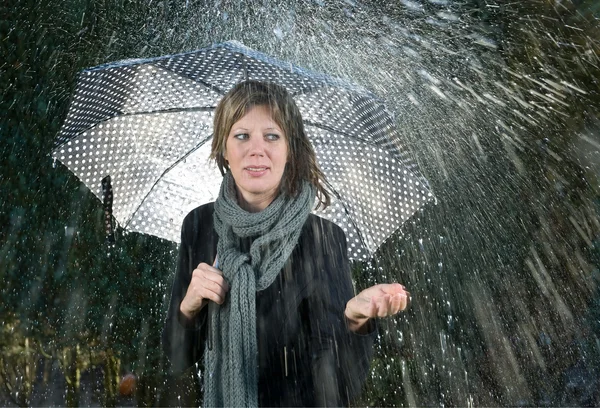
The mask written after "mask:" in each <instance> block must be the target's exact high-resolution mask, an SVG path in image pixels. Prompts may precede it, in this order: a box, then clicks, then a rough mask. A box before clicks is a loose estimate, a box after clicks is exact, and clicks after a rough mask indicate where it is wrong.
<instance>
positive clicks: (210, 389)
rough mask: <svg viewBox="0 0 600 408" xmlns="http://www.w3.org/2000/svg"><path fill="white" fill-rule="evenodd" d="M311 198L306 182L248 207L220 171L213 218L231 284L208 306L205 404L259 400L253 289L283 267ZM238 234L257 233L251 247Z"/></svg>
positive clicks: (238, 404) (219, 251)
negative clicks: (291, 193)
mask: <svg viewBox="0 0 600 408" xmlns="http://www.w3.org/2000/svg"><path fill="white" fill-rule="evenodd" d="M314 200H315V189H314V188H313V187H312V185H311V184H310V183H308V182H304V184H303V186H302V190H301V191H300V193H299V194H298V195H297V197H294V198H292V197H287V196H285V195H284V194H280V195H279V196H278V197H277V198H276V199H275V200H274V201H273V202H272V203H271V204H270V205H269V206H268V207H267V208H265V209H264V210H262V211H260V212H257V213H250V212H247V211H245V210H243V209H242V208H240V206H239V205H238V203H237V198H236V188H235V181H234V179H233V176H232V175H231V173H229V172H228V173H226V174H225V176H224V177H223V182H222V184H221V190H220V192H219V197H218V198H217V200H216V201H215V212H214V216H213V223H214V228H215V231H216V232H217V234H218V235H219V242H218V244H217V254H218V255H217V256H218V262H219V266H220V269H221V270H222V272H223V276H224V277H225V279H226V280H227V282H228V283H229V287H230V290H229V293H228V294H227V298H226V300H225V302H224V303H223V304H222V305H220V306H219V305H217V304H216V303H214V302H209V306H208V307H209V309H208V311H209V313H208V316H209V319H210V322H209V324H211V331H209V336H212V338H210V339H208V343H209V344H212V348H211V347H206V348H205V354H204V361H205V373H204V406H205V407H221V406H227V407H231V406H233V407H256V406H258V370H257V365H258V359H257V353H258V348H257V340H256V292H257V291H260V290H263V289H266V288H267V287H268V286H269V285H270V284H271V283H272V282H273V281H274V280H275V278H276V277H277V275H278V274H279V272H280V271H281V269H282V268H283V266H284V264H285V262H286V261H287V259H288V258H289V256H290V254H291V253H292V250H293V249H294V247H295V246H296V244H297V243H298V238H299V237H300V232H301V230H302V226H303V225H304V222H305V221H306V219H307V218H308V215H309V213H310V210H311V208H312V205H313V204H314ZM242 238H255V239H254V241H253V242H252V244H251V246H250V252H249V253H245V252H242V251H241V250H240V239H242ZM273 323H274V324H275V322H273ZM211 332H212V333H211Z"/></svg>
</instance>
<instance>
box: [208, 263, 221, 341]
mask: <svg viewBox="0 0 600 408" xmlns="http://www.w3.org/2000/svg"><path fill="white" fill-rule="evenodd" d="M213 268H217V269H218V268H219V258H218V257H217V256H216V255H215V261H214V262H213ZM215 308H216V304H215V303H214V302H210V301H209V303H208V322H207V323H208V327H207V331H208V350H209V351H212V349H213V327H212V326H213V324H212V317H213V315H214V314H215V312H216V311H215Z"/></svg>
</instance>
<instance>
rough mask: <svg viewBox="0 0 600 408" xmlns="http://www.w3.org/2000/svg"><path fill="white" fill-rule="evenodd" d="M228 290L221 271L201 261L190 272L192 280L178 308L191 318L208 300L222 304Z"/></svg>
mask: <svg viewBox="0 0 600 408" xmlns="http://www.w3.org/2000/svg"><path fill="white" fill-rule="evenodd" d="M227 292H229V284H228V283H227V281H226V280H225V278H224V277H223V273H222V272H221V271H220V270H218V269H217V268H214V267H212V266H210V265H209V264H206V263H204V262H203V263H201V264H200V265H198V267H197V268H196V269H194V271H193V272H192V280H191V281H190V285H189V286H188V289H187V292H186V293H185V297H184V298H183V300H182V301H181V304H180V305H179V310H180V311H181V313H182V314H183V315H184V316H185V317H186V318H188V319H191V318H193V317H194V316H195V315H196V314H197V313H198V312H199V311H200V310H202V308H203V307H204V306H206V305H207V304H208V301H209V300H212V301H213V302H215V303H218V304H219V305H220V304H223V302H224V301H225V296H226V294H227Z"/></svg>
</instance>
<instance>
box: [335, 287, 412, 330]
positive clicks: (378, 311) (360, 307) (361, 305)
mask: <svg viewBox="0 0 600 408" xmlns="http://www.w3.org/2000/svg"><path fill="white" fill-rule="evenodd" d="M409 297H410V293H409V292H407V291H406V288H405V287H404V286H402V285H400V284H399V283H389V284H381V285H375V286H371V287H370V288H367V289H365V290H363V291H362V292H360V293H359V294H358V295H356V296H355V297H353V298H352V299H350V300H349V301H348V303H347V304H346V310H345V311H344V315H345V316H346V320H347V323H348V328H349V329H350V330H352V331H353V332H356V333H360V332H364V331H365V328H366V323H367V322H368V321H369V319H372V318H375V317H387V316H392V315H395V314H396V313H398V312H400V311H402V310H404V309H406V307H407V306H408V301H409Z"/></svg>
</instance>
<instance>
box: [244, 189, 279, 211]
mask: <svg viewBox="0 0 600 408" xmlns="http://www.w3.org/2000/svg"><path fill="white" fill-rule="evenodd" d="M236 190H237V189H236ZM274 199H275V196H271V195H264V196H258V197H248V198H246V197H244V196H243V195H242V194H241V193H240V191H239V190H237V201H238V204H239V206H240V208H242V209H243V210H245V211H248V212H251V213H255V212H260V211H262V210H264V209H265V208H267V207H268V206H269V204H271V203H272V202H273V200H274Z"/></svg>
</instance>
